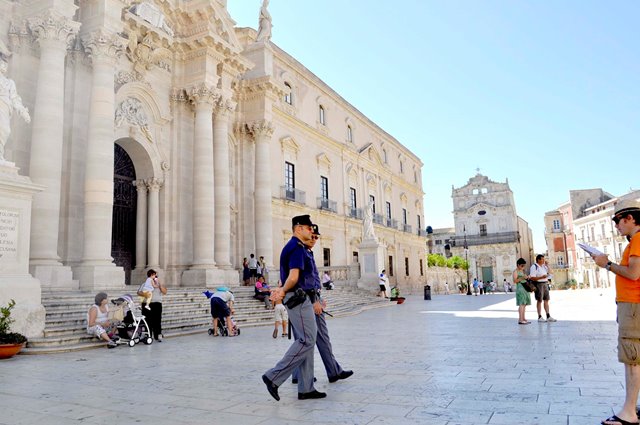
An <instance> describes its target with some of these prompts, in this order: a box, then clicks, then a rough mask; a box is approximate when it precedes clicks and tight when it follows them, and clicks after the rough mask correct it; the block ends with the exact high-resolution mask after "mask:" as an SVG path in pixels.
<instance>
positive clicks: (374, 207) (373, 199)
mask: <svg viewBox="0 0 640 425" xmlns="http://www.w3.org/2000/svg"><path fill="white" fill-rule="evenodd" d="M369 202H370V203H372V204H373V213H374V214H375V213H376V197H375V196H373V195H369Z"/></svg>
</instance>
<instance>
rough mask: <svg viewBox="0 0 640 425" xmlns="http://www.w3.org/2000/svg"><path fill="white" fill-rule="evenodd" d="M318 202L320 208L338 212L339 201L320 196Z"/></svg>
mask: <svg viewBox="0 0 640 425" xmlns="http://www.w3.org/2000/svg"><path fill="white" fill-rule="evenodd" d="M316 202H317V203H318V209H319V210H323V211H331V212H334V213H335V212H338V203H337V202H336V201H332V200H331V199H327V198H323V197H319V198H316Z"/></svg>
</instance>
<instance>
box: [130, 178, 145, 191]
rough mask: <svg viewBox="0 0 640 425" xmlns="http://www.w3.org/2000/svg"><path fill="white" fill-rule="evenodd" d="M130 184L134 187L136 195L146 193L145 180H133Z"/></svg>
mask: <svg viewBox="0 0 640 425" xmlns="http://www.w3.org/2000/svg"><path fill="white" fill-rule="evenodd" d="M131 184H133V185H134V186H135V187H136V190H137V191H138V193H147V182H146V181H145V180H134V181H132V182H131Z"/></svg>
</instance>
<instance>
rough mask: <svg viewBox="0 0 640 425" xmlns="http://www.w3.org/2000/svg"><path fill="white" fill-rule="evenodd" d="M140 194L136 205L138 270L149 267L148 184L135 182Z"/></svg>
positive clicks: (139, 181)
mask: <svg viewBox="0 0 640 425" xmlns="http://www.w3.org/2000/svg"><path fill="white" fill-rule="evenodd" d="M133 184H134V185H135V187H136V191H137V192H138V201H137V204H136V270H143V269H145V268H146V267H147V214H148V213H147V183H146V182H145V181H144V180H136V181H134V182H133Z"/></svg>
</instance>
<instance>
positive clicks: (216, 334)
mask: <svg viewBox="0 0 640 425" xmlns="http://www.w3.org/2000/svg"><path fill="white" fill-rule="evenodd" d="M213 336H218V318H217V317H215V316H214V317H213Z"/></svg>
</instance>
